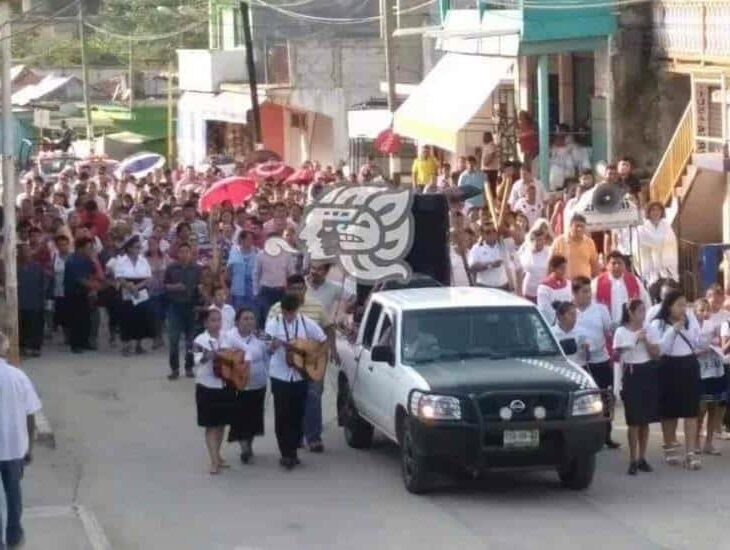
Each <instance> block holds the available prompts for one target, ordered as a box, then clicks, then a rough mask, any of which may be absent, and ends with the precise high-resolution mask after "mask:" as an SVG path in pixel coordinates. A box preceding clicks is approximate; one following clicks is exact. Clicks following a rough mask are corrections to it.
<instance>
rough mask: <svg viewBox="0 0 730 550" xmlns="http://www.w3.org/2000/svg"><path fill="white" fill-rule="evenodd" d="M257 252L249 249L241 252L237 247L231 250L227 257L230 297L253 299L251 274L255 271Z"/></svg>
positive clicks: (254, 249)
mask: <svg viewBox="0 0 730 550" xmlns="http://www.w3.org/2000/svg"><path fill="white" fill-rule="evenodd" d="M257 254H258V250H257V249H256V248H251V250H249V251H248V252H243V251H241V249H240V248H239V247H237V246H234V247H233V248H231V252H230V254H229V256H228V270H229V272H230V274H231V295H232V296H244V297H246V298H253V297H254V290H253V274H254V272H255V270H256V257H257Z"/></svg>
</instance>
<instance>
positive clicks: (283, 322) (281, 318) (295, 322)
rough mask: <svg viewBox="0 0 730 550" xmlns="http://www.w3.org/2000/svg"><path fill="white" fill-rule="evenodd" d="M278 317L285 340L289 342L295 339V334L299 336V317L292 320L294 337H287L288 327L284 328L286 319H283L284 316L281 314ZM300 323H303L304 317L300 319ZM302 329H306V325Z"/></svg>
mask: <svg viewBox="0 0 730 550" xmlns="http://www.w3.org/2000/svg"><path fill="white" fill-rule="evenodd" d="M300 317H301V315H300ZM279 319H280V320H281V324H282V326H283V327H284V334H285V336H286V341H287V342H291V341H292V340H296V339H297V336H299V317H297V318H296V320H295V321H294V338H290V337H289V329H288V328H286V320H285V319H284V316H283V315H282V316H280V317H279ZM302 323H304V319H302ZM304 330H305V332H306V330H307V327H306V326H305V327H304Z"/></svg>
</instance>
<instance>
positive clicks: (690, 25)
mask: <svg viewBox="0 0 730 550" xmlns="http://www.w3.org/2000/svg"><path fill="white" fill-rule="evenodd" d="M653 17H654V21H653V23H654V25H653V26H654V38H655V42H656V46H657V49H658V52H659V53H660V54H661V55H664V56H666V57H670V58H680V59H712V58H719V57H728V56H730V0H704V1H702V0H695V1H690V2H685V1H681V0H661V1H659V2H655V3H654V7H653Z"/></svg>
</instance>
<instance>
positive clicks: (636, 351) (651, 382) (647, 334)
mask: <svg viewBox="0 0 730 550" xmlns="http://www.w3.org/2000/svg"><path fill="white" fill-rule="evenodd" d="M645 318H646V306H645V305H644V302H642V301H641V300H631V301H630V302H628V303H627V304H624V306H623V317H622V319H621V326H619V327H618V328H617V329H616V333H615V334H614V335H613V349H614V350H615V351H616V352H617V353H618V354H619V355H620V357H621V369H622V373H623V375H622V386H621V387H622V390H621V398H622V399H623V402H624V413H625V415H626V425H627V426H628V428H629V431H628V439H629V454H630V457H631V459H630V462H629V470H628V472H627V473H628V474H629V475H631V476H635V475H636V474H637V472H639V471H641V472H651V471H653V469H652V467H651V466H650V465H649V463H648V462H647V461H646V449H647V447H648V445H649V424H652V423H654V422H659V419H660V415H659V366H658V364H657V362H656V360H655V359H656V358H657V357H659V334H657V332H656V330H655V329H654V328H652V327H647V328H644V319H645Z"/></svg>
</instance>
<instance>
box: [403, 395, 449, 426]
mask: <svg viewBox="0 0 730 550" xmlns="http://www.w3.org/2000/svg"><path fill="white" fill-rule="evenodd" d="M409 408H410V411H411V414H412V415H414V416H417V417H418V418H422V419H424V420H461V401H459V399H458V398H457V397H451V396H449V395H433V394H430V393H423V392H420V391H414V392H413V393H411V401H410V403H409Z"/></svg>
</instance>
